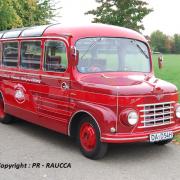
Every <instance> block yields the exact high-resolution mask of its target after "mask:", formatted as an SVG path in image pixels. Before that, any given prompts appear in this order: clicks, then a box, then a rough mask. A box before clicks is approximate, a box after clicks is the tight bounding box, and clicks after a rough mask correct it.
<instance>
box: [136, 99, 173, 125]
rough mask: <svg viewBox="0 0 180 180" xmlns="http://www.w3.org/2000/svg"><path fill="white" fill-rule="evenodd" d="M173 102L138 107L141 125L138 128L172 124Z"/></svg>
mask: <svg viewBox="0 0 180 180" xmlns="http://www.w3.org/2000/svg"><path fill="white" fill-rule="evenodd" d="M174 103H175V102H164V103H156V104H142V105H138V107H140V108H141V110H140V114H141V115H140V119H141V125H140V126H139V127H138V128H148V127H156V126H163V125H168V124H172V123H173V121H172V119H173V114H174V107H173V104H174Z"/></svg>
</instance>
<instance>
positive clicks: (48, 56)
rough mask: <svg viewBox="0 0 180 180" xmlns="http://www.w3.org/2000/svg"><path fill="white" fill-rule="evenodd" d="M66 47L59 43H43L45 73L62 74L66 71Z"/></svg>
mask: <svg viewBox="0 0 180 180" xmlns="http://www.w3.org/2000/svg"><path fill="white" fill-rule="evenodd" d="M67 62H68V60H67V53H66V46H65V44H64V43H63V42H61V41H46V42H45V59H44V69H45V70H46V71H56V72H64V71H66V69H67Z"/></svg>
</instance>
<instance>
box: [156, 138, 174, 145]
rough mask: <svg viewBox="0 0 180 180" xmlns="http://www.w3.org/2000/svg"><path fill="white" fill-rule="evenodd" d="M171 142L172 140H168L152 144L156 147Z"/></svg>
mask: <svg viewBox="0 0 180 180" xmlns="http://www.w3.org/2000/svg"><path fill="white" fill-rule="evenodd" d="M171 141H172V139H168V140H164V141H159V142H154V144H156V145H161V146H162V145H166V144H168V143H170V142H171Z"/></svg>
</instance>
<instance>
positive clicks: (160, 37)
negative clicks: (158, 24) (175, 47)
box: [151, 31, 168, 53]
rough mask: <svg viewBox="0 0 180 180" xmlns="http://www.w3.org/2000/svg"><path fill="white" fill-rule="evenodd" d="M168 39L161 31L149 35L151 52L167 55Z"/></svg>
mask: <svg viewBox="0 0 180 180" xmlns="http://www.w3.org/2000/svg"><path fill="white" fill-rule="evenodd" d="M167 41H168V37H167V36H166V35H165V34H164V33H163V32H161V31H155V32H153V33H152V34H151V46H152V49H153V51H156V52H162V53H167V52H168V50H167V45H166V43H167Z"/></svg>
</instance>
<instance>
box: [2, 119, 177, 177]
mask: <svg viewBox="0 0 180 180" xmlns="http://www.w3.org/2000/svg"><path fill="white" fill-rule="evenodd" d="M0 142H1V143H0V163H1V166H2V164H3V163H11V164H12V163H20V162H22V163H27V164H30V166H32V163H36V162H37V163H38V162H39V163H41V165H42V164H45V165H46V163H53V162H70V163H71V166H72V167H71V168H67V169H62V168H58V169H54V168H51V169H46V168H45V167H41V168H26V169H11V170H8V169H2V168H0V180H41V179H42V180H43V179H45V180H46V179H47V180H81V179H82V180H95V179H97V180H101V179H102V180H106V179H107V180H120V179H123V180H136V179H137V180H142V179H143V180H161V179H162V180H179V179H180V146H179V145H174V144H169V145H167V146H164V147H162V146H155V145H150V144H131V145H130V144H129V145H111V146H110V148H109V151H108V154H107V156H106V157H105V158H104V159H102V160H99V161H92V160H89V159H86V158H85V157H83V156H82V155H81V154H80V152H79V149H78V147H77V146H76V144H75V143H74V141H73V140H72V139H70V138H68V137H66V136H63V135H60V134H58V133H55V132H52V131H50V130H47V129H45V128H41V127H38V126H35V125H32V124H29V123H26V122H22V121H19V122H17V123H15V124H12V125H8V126H7V125H3V124H0ZM28 166H29V165H28Z"/></svg>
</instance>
